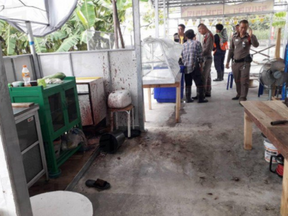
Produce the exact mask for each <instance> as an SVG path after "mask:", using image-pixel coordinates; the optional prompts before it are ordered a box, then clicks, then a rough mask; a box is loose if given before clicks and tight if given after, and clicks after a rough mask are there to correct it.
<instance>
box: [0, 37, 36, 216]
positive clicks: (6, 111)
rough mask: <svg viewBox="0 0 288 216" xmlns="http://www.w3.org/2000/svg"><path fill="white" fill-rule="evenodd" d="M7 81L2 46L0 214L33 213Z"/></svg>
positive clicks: (28, 214) (0, 70)
mask: <svg viewBox="0 0 288 216" xmlns="http://www.w3.org/2000/svg"><path fill="white" fill-rule="evenodd" d="M0 46H1V43H0ZM7 85H8V82H7V76H6V72H5V67H4V62H3V56H2V50H1V49H0V100H1V103H0V110H1V113H0V164H1V166H0V188H1V190H0V209H1V210H0V214H1V215H15V216H22V215H25V216H32V209H31V203H30V197H29V193H28V187H27V181H26V178H25V173H24V166H23V161H22V155H21V153H20V145H19V140H18V135H17V131H16V125H15V121H14V115H13V111H12V107H11V100H10V96H9V91H8V87H7Z"/></svg>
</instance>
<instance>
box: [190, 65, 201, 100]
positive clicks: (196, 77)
mask: <svg viewBox="0 0 288 216" xmlns="http://www.w3.org/2000/svg"><path fill="white" fill-rule="evenodd" d="M192 80H194V83H195V84H196V86H197V91H198V92H197V94H199V96H200V97H201V98H204V82H203V77H202V74H201V70H200V68H199V67H196V68H195V69H194V71H193V72H192V73H189V74H185V86H186V87H189V86H192Z"/></svg>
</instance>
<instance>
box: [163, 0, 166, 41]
mask: <svg viewBox="0 0 288 216" xmlns="http://www.w3.org/2000/svg"><path fill="white" fill-rule="evenodd" d="M165 4H166V1H165V0H163V24H164V38H166V6H165Z"/></svg>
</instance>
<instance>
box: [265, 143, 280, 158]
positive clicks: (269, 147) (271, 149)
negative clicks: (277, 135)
mask: <svg viewBox="0 0 288 216" xmlns="http://www.w3.org/2000/svg"><path fill="white" fill-rule="evenodd" d="M264 147H265V154H264V157H265V160H266V161H267V162H268V163H270V158H271V156H277V155H278V150H277V148H275V146H274V145H273V144H272V143H271V142H270V141H269V140H268V139H267V138H264ZM272 163H277V162H276V160H275V158H273V160H272Z"/></svg>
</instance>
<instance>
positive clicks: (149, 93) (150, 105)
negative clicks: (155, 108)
mask: <svg viewBox="0 0 288 216" xmlns="http://www.w3.org/2000/svg"><path fill="white" fill-rule="evenodd" d="M148 104H149V110H152V103H151V88H148Z"/></svg>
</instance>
